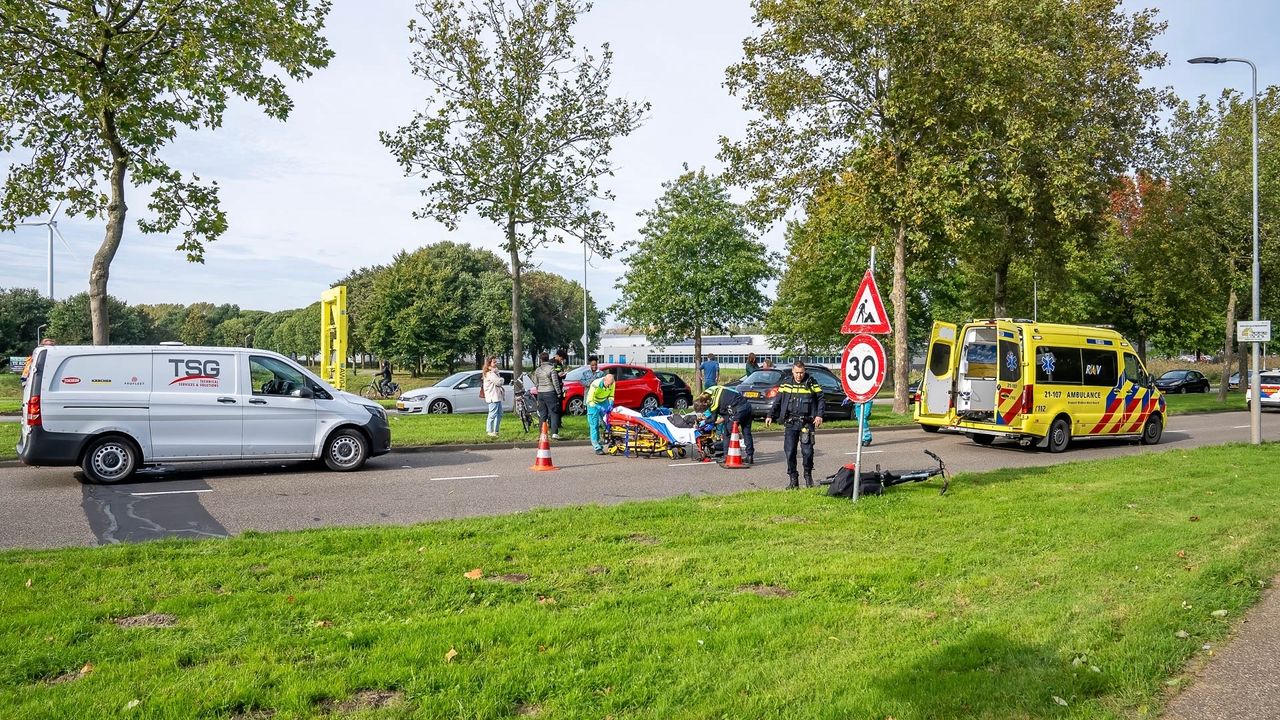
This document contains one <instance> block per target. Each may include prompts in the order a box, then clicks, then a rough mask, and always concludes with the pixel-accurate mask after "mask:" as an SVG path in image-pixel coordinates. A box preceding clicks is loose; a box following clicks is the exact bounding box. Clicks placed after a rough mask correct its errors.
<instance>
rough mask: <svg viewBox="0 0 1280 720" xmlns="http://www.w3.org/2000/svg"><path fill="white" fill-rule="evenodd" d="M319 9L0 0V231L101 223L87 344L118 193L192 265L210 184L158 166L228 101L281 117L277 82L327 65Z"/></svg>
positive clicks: (211, 221)
mask: <svg viewBox="0 0 1280 720" xmlns="http://www.w3.org/2000/svg"><path fill="white" fill-rule="evenodd" d="M328 13H329V2H328V0H318V1H317V2H298V1H297V0H104V1H103V2H60V1H58V0H0V57H3V58H4V62H3V63H0V96H3V97H4V102H3V103H0V151H4V152H9V151H14V150H18V149H20V150H21V154H22V155H23V156H24V157H26V158H27V160H26V161H25V162H24V163H22V164H20V165H16V166H14V167H12V168H11V169H10V171H9V174H8V176H7V178H6V179H5V183H4V186H3V190H2V191H0V228H4V229H7V228H11V227H12V226H13V224H14V223H15V222H17V221H18V220H19V219H21V218H24V217H30V216H33V215H45V214H47V213H48V211H49V209H50V208H51V207H52V206H53V204H54V203H55V202H57V201H65V202H66V207H67V213H68V215H73V216H74V215H85V216H87V217H89V218H104V219H105V220H106V233H105V237H104V238H103V241H102V245H101V246H100V247H99V249H98V252H97V253H96V254H95V255H94V258H93V263H92V266H91V269H90V272H89V298H90V306H91V309H92V310H91V311H92V323H93V342H94V343H95V344H98V345H103V344H106V343H107V342H108V338H109V330H110V328H111V327H112V323H111V322H110V319H109V313H110V304H109V303H108V301H107V279H108V276H109V274H110V270H111V263H112V261H113V260H114V259H115V256H116V252H117V250H119V248H120V242H121V239H122V238H123V236H124V227H125V221H126V218H127V212H128V205H127V204H126V201H125V194H126V184H127V183H129V182H130V181H132V182H133V183H134V184H136V185H138V186H142V187H145V188H147V189H148V190H149V191H150V201H149V203H148V208H149V209H150V210H151V217H149V218H145V219H143V220H140V221H139V223H138V227H139V229H140V230H142V232H146V233H170V232H173V231H175V230H177V229H178V228H179V227H181V228H183V230H182V239H181V241H180V242H179V243H178V246H177V249H178V250H179V251H181V252H184V253H186V256H187V259H188V260H190V261H192V262H202V261H203V259H204V253H205V245H206V244H207V243H209V242H211V241H213V240H216V239H217V238H218V237H219V236H220V235H222V233H223V232H224V231H225V230H226V229H227V218H226V214H225V213H224V212H223V211H222V209H221V207H220V205H219V202H218V186H217V184H216V183H205V182H202V181H201V180H200V178H199V177H198V176H196V175H194V174H192V175H190V176H186V175H184V173H183V172H181V171H180V170H178V169H176V168H174V167H172V166H170V164H169V163H168V162H166V161H165V160H164V159H163V157H162V156H161V152H162V150H163V149H164V147H165V146H166V145H167V144H169V143H170V142H171V141H173V139H174V138H175V137H176V136H177V133H178V131H179V130H181V129H184V128H186V129H192V130H194V129H198V128H200V127H210V128H215V127H218V126H219V125H221V124H222V118H223V115H224V113H225V111H226V107H227V102H228V99H229V98H230V97H231V96H232V95H236V96H239V97H241V98H243V99H246V100H249V101H251V102H255V103H257V104H258V105H259V106H260V107H261V108H262V109H263V111H264V112H266V114H267V115H269V116H271V117H274V118H277V119H280V120H283V119H285V118H286V117H287V116H288V114H289V111H290V109H291V108H292V102H291V101H290V99H289V96H288V94H287V92H286V85H285V76H287V77H288V78H290V79H292V80H295V81H297V80H302V79H304V78H306V77H309V76H310V75H311V72H312V70H313V69H315V68H320V67H324V66H325V65H326V64H328V61H329V59H330V57H331V56H332V52H331V51H330V50H329V48H328V45H327V43H326V42H325V39H324V38H323V37H322V36H321V35H320V32H321V30H322V28H323V26H324V20H325V17H326V16H327V15H328Z"/></svg>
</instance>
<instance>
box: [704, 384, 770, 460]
mask: <svg viewBox="0 0 1280 720" xmlns="http://www.w3.org/2000/svg"><path fill="white" fill-rule="evenodd" d="M693 409H694V412H698V413H704V412H709V413H711V415H712V417H715V416H720V417H722V418H724V419H725V424H726V425H727V424H728V423H729V422H731V421H734V422H737V423H738V430H739V431H741V433H742V446H743V447H742V449H743V452H744V456H743V462H745V463H746V464H748V465H752V464H754V463H755V461H756V457H755V455H756V441H755V438H753V437H752V436H751V403H750V402H748V401H747V399H746V398H744V397H742V394H741V393H739V392H738V391H737V390H734V389H732V388H727V387H725V386H723V385H712V386H711V387H709V388H707V389H706V390H705V391H704V392H703V393H702V394H701V395H699V396H698V399H697V400H694V401H693ZM728 430H729V428H727V427H726V428H724V430H722V431H721V433H720V434H721V435H722V436H723V437H724V444H725V453H728V452H729V433H728V432H727V431H728Z"/></svg>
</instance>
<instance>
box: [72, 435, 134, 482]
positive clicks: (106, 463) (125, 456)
mask: <svg viewBox="0 0 1280 720" xmlns="http://www.w3.org/2000/svg"><path fill="white" fill-rule="evenodd" d="M141 461H142V453H141V452H140V451H139V450H138V446H137V445H136V444H134V442H133V441H132V440H130V439H129V438H127V437H124V436H123V435H107V436H106V437H100V438H96V439H94V440H93V441H92V442H90V443H89V445H88V446H87V447H86V448H85V450H84V455H83V456H81V458H80V469H81V470H83V471H84V474H85V477H87V478H89V480H90V481H92V482H95V483H99V484H101V485H111V484H114V483H120V482H124V481H126V480H128V479H129V478H130V477H132V476H133V474H134V473H135V472H137V470H138V465H139V464H140V463H141Z"/></svg>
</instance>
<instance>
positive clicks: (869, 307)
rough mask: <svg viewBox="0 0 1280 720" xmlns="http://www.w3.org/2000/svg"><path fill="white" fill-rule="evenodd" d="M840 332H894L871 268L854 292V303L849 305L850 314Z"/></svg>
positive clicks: (885, 333)
mask: <svg viewBox="0 0 1280 720" xmlns="http://www.w3.org/2000/svg"><path fill="white" fill-rule="evenodd" d="M840 332H842V333H844V334H846V335H856V334H857V333H871V334H875V335H888V334H889V333H891V332H893V329H892V328H890V327H889V313H887V312H885V311H884V302H882V301H881V300H880V290H879V289H878V288H876V280H875V278H873V277H871V271H870V270H868V271H867V274H866V275H863V276H862V284H861V285H859V286H858V292H856V293H854V294H853V304H852V305H850V306H849V314H848V315H847V316H846V317H845V319H844V325H843V326H841V328H840Z"/></svg>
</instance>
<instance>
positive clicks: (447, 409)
mask: <svg viewBox="0 0 1280 720" xmlns="http://www.w3.org/2000/svg"><path fill="white" fill-rule="evenodd" d="M452 412H453V406H452V405H450V404H449V401H448V400H445V399H443V398H436V399H435V400H432V401H431V402H430V404H428V405H427V414H429V415H448V414H450V413H452Z"/></svg>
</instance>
